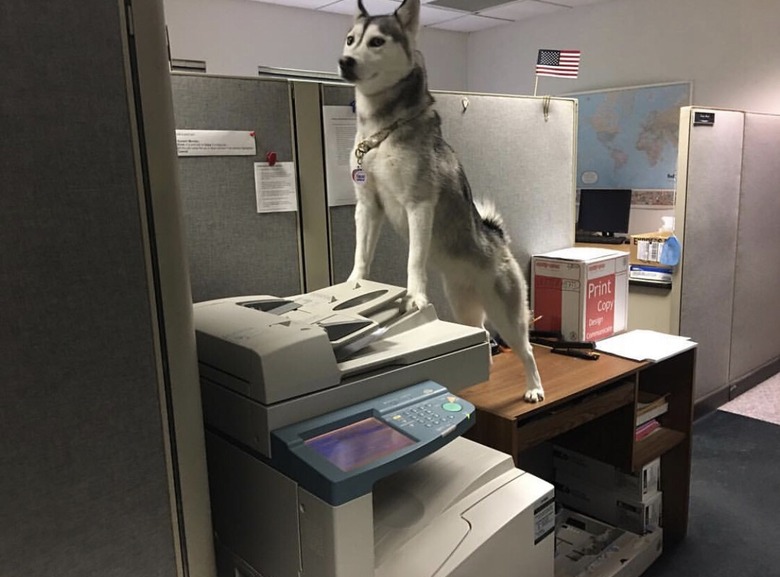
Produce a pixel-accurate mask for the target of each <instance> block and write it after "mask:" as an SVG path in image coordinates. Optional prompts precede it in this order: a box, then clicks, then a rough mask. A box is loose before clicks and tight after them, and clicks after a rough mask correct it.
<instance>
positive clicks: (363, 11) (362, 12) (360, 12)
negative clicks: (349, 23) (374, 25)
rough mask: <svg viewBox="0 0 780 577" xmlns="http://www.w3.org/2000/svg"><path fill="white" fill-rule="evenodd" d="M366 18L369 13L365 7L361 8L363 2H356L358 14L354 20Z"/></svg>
mask: <svg viewBox="0 0 780 577" xmlns="http://www.w3.org/2000/svg"><path fill="white" fill-rule="evenodd" d="M368 17H369V13H368V10H366V7H365V6H363V0H358V13H357V14H356V15H355V20H358V19H360V18H368Z"/></svg>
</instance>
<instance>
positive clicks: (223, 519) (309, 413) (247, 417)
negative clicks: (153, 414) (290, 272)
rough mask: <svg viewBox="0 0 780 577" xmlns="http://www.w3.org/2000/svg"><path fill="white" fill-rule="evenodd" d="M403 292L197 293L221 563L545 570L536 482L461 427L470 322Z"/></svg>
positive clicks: (470, 374)
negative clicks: (451, 319) (443, 316)
mask: <svg viewBox="0 0 780 577" xmlns="http://www.w3.org/2000/svg"><path fill="white" fill-rule="evenodd" d="M404 295H405V289H402V288H399V287H394V286H390V285H385V284H380V283H374V282H369V281H360V282H358V283H342V284H339V285H335V286H332V287H328V288H325V289H321V290H318V291H314V292H311V293H307V294H304V295H298V296H294V297H288V298H276V297H270V296H253V297H235V298H227V299H219V300H214V301H208V302H202V303H197V304H196V305H195V307H194V320H195V328H196V334H197V346H198V360H199V368H200V375H201V389H202V398H203V409H204V417H205V420H206V448H207V457H208V467H209V484H210V490H211V503H212V517H213V523H214V530H215V544H216V548H217V559H218V567H219V575H220V577H258V576H259V577H309V576H311V577H369V576H377V577H401V576H404V577H447V576H449V577H456V576H458V577H467V576H468V577H472V576H478V575H490V576H491V577H510V576H511V577H523V576H527V577H545V576H547V575H549V576H552V574H553V542H554V536H553V535H552V533H553V530H554V525H555V512H554V503H553V490H552V486H551V485H549V484H548V483H546V482H544V481H542V480H540V479H538V478H536V477H534V476H532V475H530V474H527V473H524V472H523V471H520V470H518V469H516V468H515V467H514V465H513V463H512V460H511V458H510V457H509V456H507V455H504V454H502V453H499V452H497V451H495V450H493V449H490V448H487V447H484V446H482V445H479V444H477V443H474V442H472V441H469V440H467V439H464V438H461V437H460V435H461V434H462V433H463V432H464V431H465V430H466V429H468V427H470V426H471V424H472V423H473V421H474V407H473V406H472V405H471V404H470V403H468V402H467V401H465V400H464V399H462V398H460V397H458V395H457V392H458V391H459V390H460V389H462V388H464V387H466V386H469V385H471V384H474V383H477V382H480V381H484V380H486V379H487V377H488V368H489V363H490V356H489V355H490V352H489V348H488V342H487V336H486V333H485V331H484V330H482V329H477V328H473V327H466V326H462V325H458V324H453V323H448V322H444V321H441V320H439V319H438V318H437V317H436V313H435V310H434V309H433V307H432V306H428V307H426V308H424V309H422V310H413V311H411V312H408V311H406V308H405V304H404Z"/></svg>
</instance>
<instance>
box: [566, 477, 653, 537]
mask: <svg viewBox="0 0 780 577" xmlns="http://www.w3.org/2000/svg"><path fill="white" fill-rule="evenodd" d="M555 500H556V502H558V503H560V504H561V505H563V506H565V507H568V508H571V509H574V510H576V511H579V512H581V513H584V514H586V515H591V516H592V517H595V518H596V519H599V520H601V521H604V522H605V523H609V524H610V525H615V526H616V527H619V528H621V529H625V530H626V531H631V532H632V533H637V534H638V535H644V534H645V533H647V532H648V531H652V530H654V529H655V528H657V527H660V525H661V511H662V507H663V493H662V492H661V491H656V492H655V493H652V494H648V495H646V496H645V498H644V499H641V500H635V499H628V498H626V497H621V496H618V495H616V494H615V493H613V492H610V491H606V490H605V489H604V488H603V487H599V486H598V485H593V484H587V483H583V482H582V481H579V480H577V481H575V482H574V483H571V484H564V483H561V482H559V481H558V480H557V479H556V481H555Z"/></svg>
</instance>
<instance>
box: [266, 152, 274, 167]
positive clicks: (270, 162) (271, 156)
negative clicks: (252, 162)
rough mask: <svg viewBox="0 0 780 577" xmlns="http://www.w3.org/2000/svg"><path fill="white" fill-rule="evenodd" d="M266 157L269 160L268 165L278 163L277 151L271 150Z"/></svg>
mask: <svg viewBox="0 0 780 577" xmlns="http://www.w3.org/2000/svg"><path fill="white" fill-rule="evenodd" d="M265 159H266V160H267V161H268V166H274V165H275V164H276V153H275V152H269V153H268V154H266V155H265Z"/></svg>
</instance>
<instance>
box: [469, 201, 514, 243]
mask: <svg viewBox="0 0 780 577" xmlns="http://www.w3.org/2000/svg"><path fill="white" fill-rule="evenodd" d="M474 206H475V207H476V208H477V212H478V213H479V217H480V218H481V219H482V223H483V224H484V225H485V226H486V227H487V228H489V229H490V230H492V231H495V232H496V233H497V234H498V235H499V236H500V237H501V238H503V239H504V240H505V241H506V242H509V235H508V234H507V232H506V228H505V227H504V218H503V217H502V216H501V213H499V212H498V209H497V208H496V205H495V204H494V203H493V201H492V200H484V199H483V200H475V201H474Z"/></svg>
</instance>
